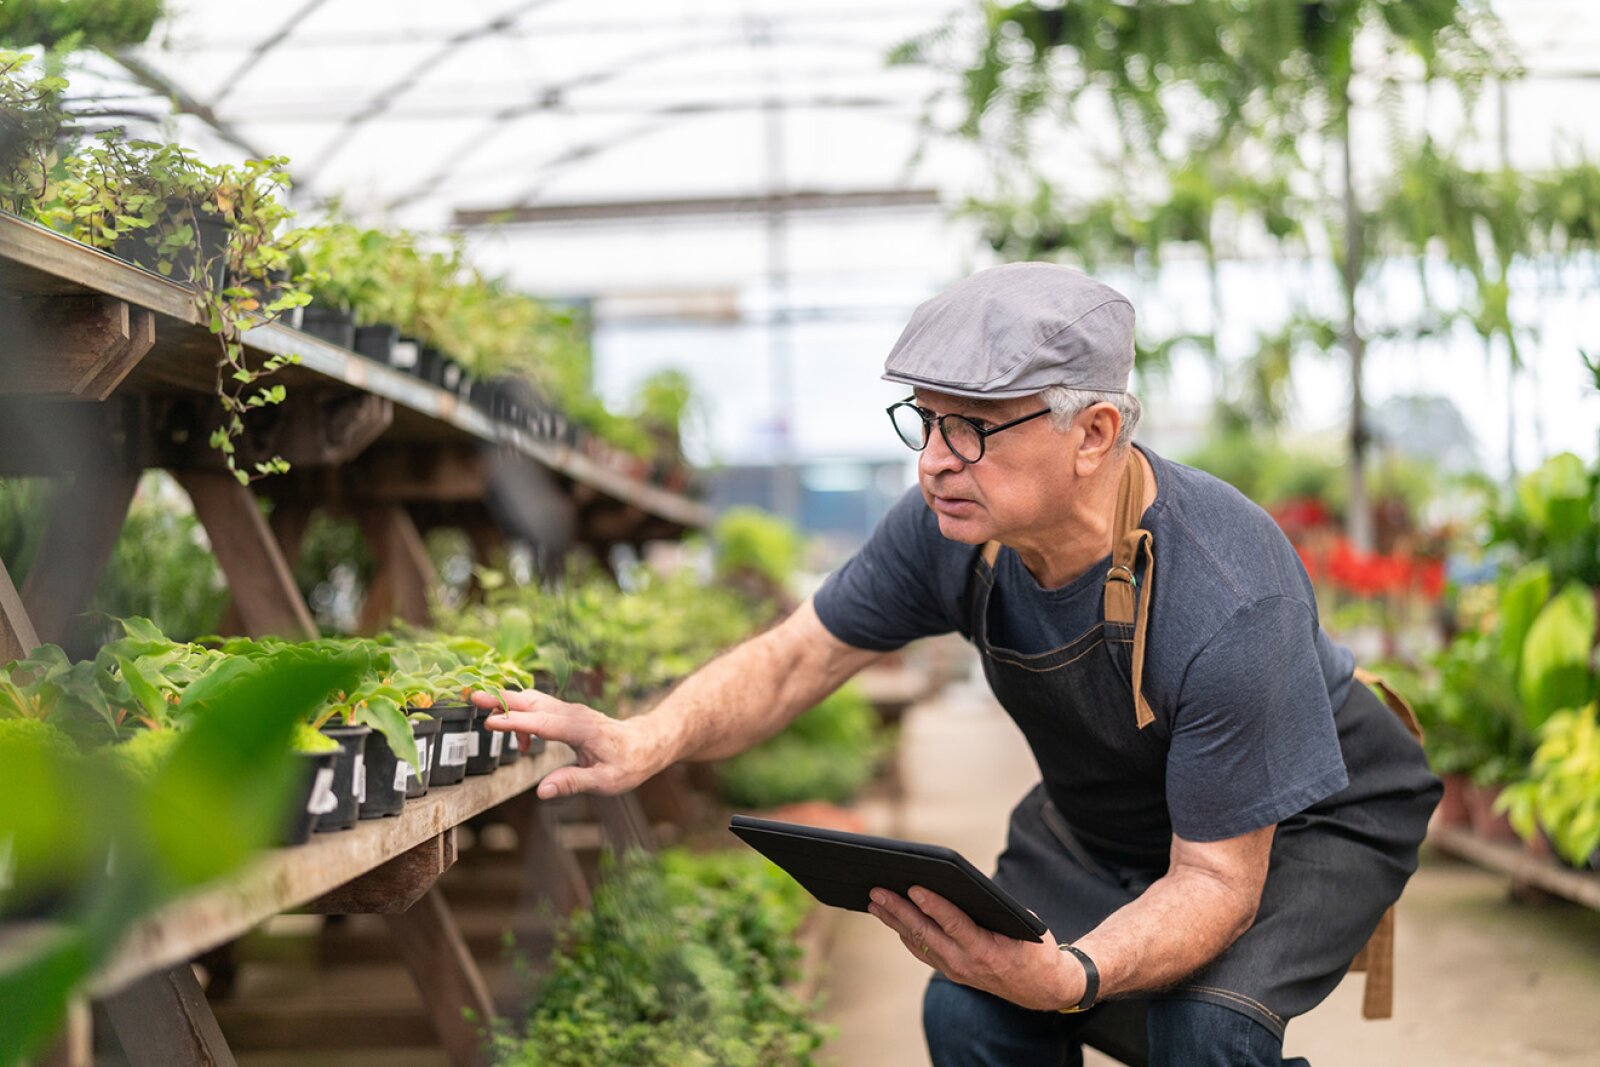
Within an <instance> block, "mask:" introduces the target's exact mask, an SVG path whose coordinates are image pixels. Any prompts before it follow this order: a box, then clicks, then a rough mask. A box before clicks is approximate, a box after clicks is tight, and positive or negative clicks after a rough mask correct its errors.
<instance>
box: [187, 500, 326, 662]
mask: <svg viewBox="0 0 1600 1067" xmlns="http://www.w3.org/2000/svg"><path fill="white" fill-rule="evenodd" d="M173 474H174V476H175V477H176V478H177V479H178V484H180V485H182V486H183V488H184V490H185V491H186V492H187V493H188V494H189V499H190V500H192V501H194V511H195V515H196V516H197V517H198V518H199V519H200V525H202V526H204V527H205V530H206V536H207V537H209V538H210V540H211V550H212V552H213V553H215V554H216V557H217V562H218V563H219V564H221V566H222V573H223V574H225V575H226V576H227V578H228V588H229V590H231V591H232V593H233V602H234V605H235V607H236V608H237V609H238V612H239V622H240V624H241V625H242V627H243V629H244V631H245V632H246V633H247V634H250V635H251V636H254V637H261V636H266V635H269V634H273V635H277V636H280V637H292V638H304V639H310V638H314V637H316V636H317V627H316V623H315V622H313V621H312V618H311V609H310V608H308V607H306V602H305V600H304V599H303V598H302V597H301V596H300V590H299V588H298V587H297V586H296V585H295V584H294V572H293V571H291V570H290V569H289V563H288V561H287V560H285V559H284V558H283V552H282V551H281V550H280V549H279V548H278V542H277V540H276V538H274V537H273V536H272V531H271V529H270V528H268V526H267V520H266V519H265V518H263V517H262V515H261V509H260V508H259V507H257V506H256V498H255V495H254V494H253V493H251V492H250V490H249V489H247V488H245V487H244V486H242V485H240V484H239V483H238V482H237V481H235V480H234V478H233V477H232V476H231V475H229V474H227V473H226V472H214V471H201V470H179V471H174V472H173Z"/></svg>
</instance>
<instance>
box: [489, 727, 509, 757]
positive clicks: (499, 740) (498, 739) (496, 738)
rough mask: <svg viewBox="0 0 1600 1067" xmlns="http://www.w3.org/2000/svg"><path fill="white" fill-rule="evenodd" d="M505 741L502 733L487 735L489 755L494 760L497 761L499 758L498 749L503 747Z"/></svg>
mask: <svg viewBox="0 0 1600 1067" xmlns="http://www.w3.org/2000/svg"><path fill="white" fill-rule="evenodd" d="M505 741H506V735H505V734H502V733H494V734H490V735H489V755H491V756H493V757H494V758H495V759H499V758H500V749H501V748H502V747H504V745H505Z"/></svg>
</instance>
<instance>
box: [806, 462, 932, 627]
mask: <svg viewBox="0 0 1600 1067" xmlns="http://www.w3.org/2000/svg"><path fill="white" fill-rule="evenodd" d="M929 519H930V517H929V515H928V506H927V504H926V503H924V502H923V499H922V494H921V493H919V492H918V491H917V490H915V489H912V490H911V491H909V492H908V493H906V495H905V496H903V497H901V498H900V499H899V500H898V501H897V502H896V503H895V505H894V506H893V507H892V508H890V509H889V513H888V514H887V515H885V516H884V517H883V521H882V522H880V523H878V528H877V529H876V530H874V531H873V532H872V536H871V537H870V538H868V539H867V543H866V544H865V545H863V546H862V548H861V551H860V552H857V553H856V554H855V555H854V556H852V557H850V559H848V560H846V561H845V563H844V565H843V566H841V567H840V568H839V569H838V570H836V571H834V572H833V573H832V574H830V575H828V578H827V580H826V581H825V582H823V583H822V588H821V589H818V590H817V593H816V596H815V598H814V599H813V601H812V603H813V606H814V607H815V608H816V610H817V617H818V618H819V619H821V620H822V625H823V626H825V627H827V628H828V632H829V633H831V634H833V636H835V637H837V638H838V639H839V640H841V641H843V642H844V643H845V644H847V645H851V646H853V647H855V648H866V649H872V650H873V651H876V652H889V651H892V650H894V649H897V648H900V647H902V646H904V645H906V644H908V643H909V642H911V641H914V640H916V639H917V638H919V637H930V636H932V635H934V634H943V633H949V632H950V631H952V630H954V629H956V625H955V620H954V615H955V610H954V605H953V603H952V589H951V588H950V585H951V577H952V573H953V572H954V571H958V570H959V564H955V563H954V560H953V559H952V558H951V557H952V556H953V555H954V554H955V553H958V552H959V550H960V549H961V548H962V547H963V546H959V545H956V544H955V543H954V542H950V541H946V540H945V539H944V538H943V537H941V536H940V535H939V530H938V526H937V524H936V523H934V522H931V521H929ZM956 592H959V591H956Z"/></svg>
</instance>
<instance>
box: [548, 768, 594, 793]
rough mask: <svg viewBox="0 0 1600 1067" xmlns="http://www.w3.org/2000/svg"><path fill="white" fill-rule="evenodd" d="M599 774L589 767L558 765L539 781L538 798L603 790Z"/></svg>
mask: <svg viewBox="0 0 1600 1067" xmlns="http://www.w3.org/2000/svg"><path fill="white" fill-rule="evenodd" d="M604 791H605V790H604V787H603V785H602V782H601V778H600V775H599V774H598V773H596V771H595V769H594V768H591V767H560V768H557V769H556V770H553V771H551V772H550V773H549V774H547V775H545V776H544V778H543V780H541V781H540V782H539V789H538V795H539V799H540V800H554V799H556V798H557V797H570V796H576V795H577V794H579V793H593V792H604Z"/></svg>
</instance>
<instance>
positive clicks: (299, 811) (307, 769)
mask: <svg viewBox="0 0 1600 1067" xmlns="http://www.w3.org/2000/svg"><path fill="white" fill-rule="evenodd" d="M338 758H339V753H338V752H296V753H295V760H296V765H297V766H296V773H297V774H298V775H299V777H298V779H297V780H296V782H295V790H294V794H293V804H294V807H293V808H292V809H291V810H290V812H289V817H288V818H287V819H286V820H284V826H283V831H282V833H281V834H280V836H279V838H278V844H280V845H303V844H305V843H306V842H307V841H309V840H310V839H311V828H312V827H313V826H315V825H316V824H317V818H318V816H319V815H321V814H322V812H324V811H330V812H331V811H332V810H333V809H334V806H335V805H336V803H337V801H336V800H335V799H334V795H333V764H334V762H335V761H336V760H337V759H338Z"/></svg>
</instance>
